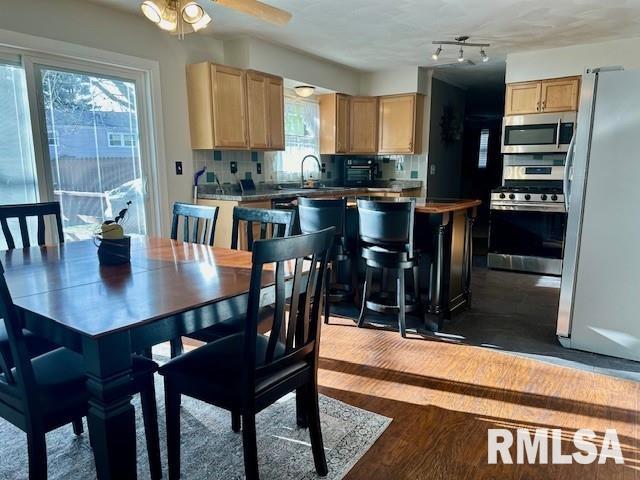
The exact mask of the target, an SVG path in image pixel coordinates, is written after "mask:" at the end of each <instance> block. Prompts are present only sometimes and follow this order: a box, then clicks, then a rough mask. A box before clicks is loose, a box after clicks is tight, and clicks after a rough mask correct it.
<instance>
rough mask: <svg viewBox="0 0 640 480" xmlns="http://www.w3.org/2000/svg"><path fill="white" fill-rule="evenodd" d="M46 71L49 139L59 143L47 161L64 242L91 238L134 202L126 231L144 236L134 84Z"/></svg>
mask: <svg viewBox="0 0 640 480" xmlns="http://www.w3.org/2000/svg"><path fill="white" fill-rule="evenodd" d="M41 72H42V98H43V103H44V111H45V120H46V128H47V134H48V135H49V136H54V138H55V139H56V141H55V142H54V144H50V145H49V157H50V159H51V170H52V177H53V190H54V195H55V198H56V200H58V201H60V202H61V206H62V216H63V226H64V230H65V238H66V239H67V240H77V239H84V238H90V237H91V236H92V235H93V234H94V233H95V231H96V228H97V226H98V225H99V224H100V223H102V222H103V221H104V220H107V219H113V218H114V217H115V216H116V215H117V214H118V211H119V210H120V209H122V208H124V206H125V204H126V202H127V201H129V200H131V201H132V205H131V208H130V209H129V217H128V218H127V219H125V226H124V227H125V232H126V233H138V234H144V233H145V232H146V225H145V214H144V195H143V178H142V173H141V164H140V151H139V148H138V145H139V142H138V141H137V139H138V134H139V133H138V117H137V111H136V88H135V83H133V82H130V81H125V80H118V79H113V78H102V77H98V76H95V75H90V74H84V73H80V72H68V71H60V70H54V69H48V68H42V70H41ZM125 137H128V138H129V140H128V141H125V140H124V139H125Z"/></svg>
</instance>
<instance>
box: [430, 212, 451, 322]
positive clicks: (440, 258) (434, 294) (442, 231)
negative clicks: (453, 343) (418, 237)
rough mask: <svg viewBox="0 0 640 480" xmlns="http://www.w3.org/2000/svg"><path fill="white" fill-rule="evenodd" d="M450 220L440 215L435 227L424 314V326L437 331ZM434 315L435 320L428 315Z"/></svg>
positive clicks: (440, 315) (447, 215)
mask: <svg viewBox="0 0 640 480" xmlns="http://www.w3.org/2000/svg"><path fill="white" fill-rule="evenodd" d="M450 221H451V216H450V215H449V214H448V213H446V214H443V215H442V217H441V220H440V222H439V223H438V225H437V228H436V234H435V236H436V241H435V244H436V258H435V261H434V264H433V266H432V268H431V281H430V285H429V307H428V308H427V312H426V314H425V319H424V320H425V326H426V327H427V328H428V329H429V330H432V331H435V332H437V331H438V330H440V329H441V328H442V324H443V320H444V316H445V313H446V312H445V309H444V307H443V305H442V303H443V299H442V294H443V281H444V279H443V278H442V277H443V275H444V272H445V265H444V262H445V242H446V234H447V227H448V226H449V222H450ZM432 315H433V316H435V317H436V318H437V321H434V320H433V319H432V318H431V317H430V316H432Z"/></svg>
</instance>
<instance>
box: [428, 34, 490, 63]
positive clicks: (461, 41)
mask: <svg viewBox="0 0 640 480" xmlns="http://www.w3.org/2000/svg"><path fill="white" fill-rule="evenodd" d="M467 40H469V36H468V35H461V36H459V37H455V40H434V41H433V42H431V43H432V44H433V45H438V48H436V49H435V51H434V52H433V54H432V55H431V58H432V59H433V60H434V61H437V60H438V58H440V54H441V53H442V46H443V45H456V46H458V47H460V50H458V59H457V60H458V62H460V63H462V62H464V61H465V60H466V58H465V56H464V49H465V48H468V47H480V58H481V59H482V61H483V62H487V61H489V56H488V55H487V52H485V50H484V49H485V48H487V47H490V46H491V45H490V44H488V43H467ZM471 63H473V62H471Z"/></svg>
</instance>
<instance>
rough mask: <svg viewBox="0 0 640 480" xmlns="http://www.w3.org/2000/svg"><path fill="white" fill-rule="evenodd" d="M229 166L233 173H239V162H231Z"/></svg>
mask: <svg viewBox="0 0 640 480" xmlns="http://www.w3.org/2000/svg"><path fill="white" fill-rule="evenodd" d="M229 168H230V170H231V173H237V172H238V162H230V163H229Z"/></svg>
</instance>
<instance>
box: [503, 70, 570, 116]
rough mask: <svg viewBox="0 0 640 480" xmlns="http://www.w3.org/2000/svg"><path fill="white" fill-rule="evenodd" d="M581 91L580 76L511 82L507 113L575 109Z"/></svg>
mask: <svg viewBox="0 0 640 480" xmlns="http://www.w3.org/2000/svg"><path fill="white" fill-rule="evenodd" d="M579 93H580V77H567V78H557V79H550V80H539V81H534V82H523V83H510V84H508V85H507V91H506V98H505V115H524V114H529V113H549V112H567V111H575V110H577V109H578V95H579Z"/></svg>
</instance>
